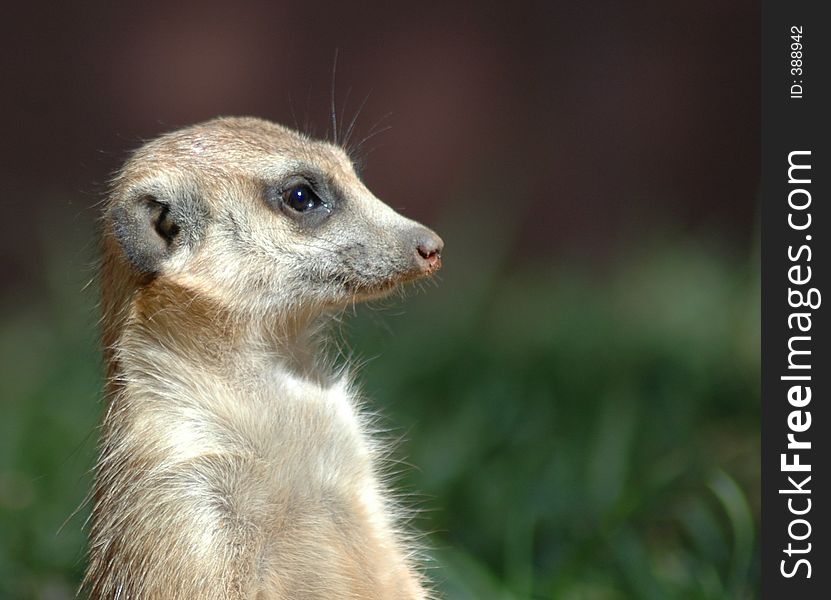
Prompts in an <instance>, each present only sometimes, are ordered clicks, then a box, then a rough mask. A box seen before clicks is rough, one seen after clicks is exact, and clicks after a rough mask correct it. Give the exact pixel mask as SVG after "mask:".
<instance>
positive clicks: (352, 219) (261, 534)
mask: <svg viewBox="0 0 831 600" xmlns="http://www.w3.org/2000/svg"><path fill="white" fill-rule="evenodd" d="M103 223H104V227H103V247H104V258H103V263H102V277H101V283H102V309H103V324H104V331H103V341H104V347H105V359H106V362H107V372H108V383H107V411H106V414H105V417H104V422H103V426H102V436H103V437H102V445H101V457H100V460H99V462H98V465H97V480H96V488H95V494H94V505H93V513H92V518H91V534H90V551H89V565H88V569H87V573H86V577H85V580H84V589H85V590H86V592H87V593H88V594H89V596H90V597H91V598H95V599H98V598H120V599H127V598H131V599H144V598H147V599H178V598H182V599H191V598H193V599H195V598H200V599H215V598H216V599H219V598H228V599H257V600H270V599H310V600H311V599H316V598H321V599H322V598H327V599H329V598H379V599H380V598H384V599H386V598H390V599H392V598H396V599H399V598H400V599H415V598H426V597H427V593H426V592H425V589H424V587H423V582H422V579H421V576H420V575H419V573H418V571H417V569H416V566H415V565H414V564H413V562H412V559H411V554H412V548H411V545H410V544H409V543H408V541H407V539H406V537H405V536H404V535H403V534H402V532H401V531H400V529H399V524H398V512H397V511H396V509H395V507H394V503H393V501H392V500H391V497H390V495H389V494H388V492H387V491H386V490H385V488H384V486H383V485H382V483H381V475H382V474H381V473H380V472H379V459H380V458H381V452H382V449H381V448H379V447H378V445H377V443H376V442H375V441H374V439H373V437H372V435H371V427H370V424H369V423H368V422H367V421H366V419H365V418H364V417H363V416H362V414H361V412H360V410H359V400H358V398H357V397H356V395H355V393H354V391H353V389H352V388H351V386H350V382H349V380H348V378H347V377H346V376H344V375H338V374H337V373H336V372H335V371H334V370H332V369H331V368H329V367H327V365H326V363H325V360H324V359H322V357H321V353H320V348H319V346H318V344H317V341H316V336H315V330H316V327H317V325H318V324H319V323H320V320H321V317H325V315H326V314H328V313H329V312H331V311H332V310H336V309H337V308H338V307H342V306H345V305H347V304H349V303H352V302H355V301H359V300H363V299H367V298H372V297H377V296H380V295H383V294H385V293H387V292H388V291H390V290H391V289H394V288H395V287H396V286H397V285H399V284H400V283H402V282H405V281H408V280H412V279H415V278H418V277H422V276H425V275H429V274H432V273H433V272H434V271H435V270H436V269H438V268H439V266H440V251H441V245H442V243H441V240H440V239H439V238H438V237H437V236H436V235H435V234H434V233H432V232H431V231H429V230H427V229H426V228H424V227H422V226H420V225H418V224H416V223H414V222H413V221H410V220H408V219H405V218H404V217H402V216H400V215H398V214H397V213H395V212H394V211H392V209H390V208H388V207H387V206H386V205H384V204H383V203H381V202H380V201H379V200H377V199H376V198H375V197H374V196H372V194H371V193H370V192H369V191H368V190H367V189H366V187H365V186H364V185H363V184H362V183H361V181H360V180H359V179H358V178H357V176H356V175H355V173H354V171H353V169H352V165H351V163H350V161H349V159H348V157H347V156H346V154H345V153H343V152H342V151H341V150H340V149H339V148H337V147H335V146H332V145H330V144H327V143H324V142H318V141H313V140H310V139H308V138H306V137H304V136H302V135H300V134H297V133H295V132H292V131H290V130H288V129H285V128H283V127H280V126H278V125H274V124H271V123H268V122H265V121H260V120H257V119H217V120H214V121H210V122H208V123H205V124H202V125H197V126H194V127H191V128H188V129H185V130H181V131H178V132H174V133H172V134H167V135H166V136H162V137H161V138H159V139H157V140H155V141H153V142H150V143H149V144H146V145H145V146H144V147H143V148H142V149H140V150H139V151H138V152H136V154H135V155H134V156H133V157H132V158H131V160H130V161H128V163H127V164H126V165H125V167H124V168H123V170H122V171H121V172H120V173H119V175H118V176H117V177H116V179H115V182H114V187H113V192H112V194H111V195H110V198H109V200H108V203H107V205H106V208H105V211H104V220H103Z"/></svg>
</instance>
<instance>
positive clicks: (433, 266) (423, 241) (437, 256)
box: [415, 228, 444, 273]
mask: <svg viewBox="0 0 831 600" xmlns="http://www.w3.org/2000/svg"><path fill="white" fill-rule="evenodd" d="M415 241H416V253H417V256H416V262H418V264H419V267H421V269H422V270H423V271H425V272H426V273H432V272H433V271H436V270H438V268H439V267H441V251H442V248H444V242H443V241H442V239H441V238H440V237H439V236H437V235H436V234H435V233H433V232H432V231H430V230H429V229H426V228H424V229H419V231H418V232H417V233H416V236H415Z"/></svg>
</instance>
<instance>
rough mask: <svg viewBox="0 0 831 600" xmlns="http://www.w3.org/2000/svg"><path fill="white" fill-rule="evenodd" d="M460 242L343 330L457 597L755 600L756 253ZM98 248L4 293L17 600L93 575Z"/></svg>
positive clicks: (478, 236) (6, 452) (1, 573)
mask: <svg viewBox="0 0 831 600" xmlns="http://www.w3.org/2000/svg"><path fill="white" fill-rule="evenodd" d="M440 230H441V231H442V233H443V234H444V236H445V239H446V240H448V242H449V244H448V252H447V253H446V265H445V269H444V270H443V272H442V276H441V283H440V284H439V285H438V286H437V287H436V288H435V289H433V288H432V286H429V285H428V286H426V290H425V292H424V293H418V292H417V293H414V294H411V295H410V297H409V298H408V299H407V300H406V302H403V303H402V302H400V301H393V300H389V301H385V302H383V303H381V305H380V308H379V306H377V305H376V306H374V307H369V308H363V309H360V310H359V311H358V314H357V315H356V317H355V318H351V319H347V323H346V324H345V325H344V326H343V328H342V329H343V331H342V332H341V333H342V335H343V337H344V338H346V339H347V340H348V348H349V350H350V352H351V353H352V354H353V355H354V356H355V357H356V358H357V359H358V360H359V362H361V364H362V367H361V368H360V370H359V372H358V375H359V380H360V381H361V383H362V386H363V389H364V390H365V391H366V394H367V397H368V398H369V402H370V405H371V407H372V408H374V409H377V410H378V411H379V412H380V413H382V415H383V422H384V424H385V425H387V426H388V427H389V429H390V434H389V435H390V436H391V437H394V438H401V440H400V442H399V443H398V444H397V450H396V452H395V455H396V457H398V458H399V459H401V460H402V461H403V462H406V464H401V465H398V466H397V467H396V470H398V471H400V472H401V474H400V475H399V476H398V478H397V482H398V483H397V487H400V488H401V489H402V490H403V492H404V493H405V494H408V495H409V499H408V502H409V503H411V504H413V505H414V506H416V507H418V508H419V509H420V513H419V515H418V516H417V517H416V518H415V521H414V526H415V528H416V529H417V530H421V531H426V532H429V535H428V536H427V537H426V544H427V546H428V547H429V548H430V554H431V556H432V557H433V558H434V560H433V566H432V568H431V570H430V576H431V577H432V578H433V580H434V581H435V582H436V587H437V588H438V590H440V593H441V595H442V596H443V597H445V598H448V599H453V600H461V599H490V598H493V599H524V598H557V599H560V598H562V599H568V600H570V599H586V600H595V599H596V600H605V599H610V600H611V599H618V598H635V599H647V600H648V599H652V598H655V599H659V598H661V599H663V598H682V599H683V598H690V599H693V598H695V599H722V598H724V599H726V598H751V597H755V596H757V595H758V591H759V564H758V563H759V560H758V553H759V541H758V527H759V497H758V494H759V489H758V488H759V478H760V474H759V416H758V413H759V398H760V390H759V368H760V367H759V335H760V334H759V273H758V260H757V257H756V256H754V255H751V253H750V252H748V253H747V254H748V256H744V257H742V256H739V257H737V256H735V253H731V252H727V251H725V250H724V249H723V248H719V246H718V245H717V244H715V243H713V242H712V240H702V239H694V238H689V239H688V238H684V236H675V237H664V238H660V239H653V240H646V241H641V242H640V243H639V245H637V246H632V247H628V248H624V249H623V250H622V251H621V252H620V254H619V256H618V257H617V258H616V259H614V260H613V261H612V264H606V265H596V264H591V263H590V262H588V261H581V260H580V259H574V258H573V257H560V258H558V259H557V260H550V259H549V260H548V261H539V262H536V263H535V262H534V261H533V260H528V261H526V262H524V263H516V262H508V259H507V255H506V254H505V250H506V248H507V244H506V245H505V246H499V245H494V243H493V237H492V235H489V233H488V231H487V227H478V228H477V230H476V231H473V230H471V229H468V230H464V229H457V230H456V231H455V233H453V228H452V227H450V226H448V227H445V228H440ZM44 237H45V238H46V239H47V240H48V239H49V238H48V236H44ZM485 241H487V243H484V242H485ZM76 242H77V240H75V239H62V238H61V237H60V236H58V237H57V239H51V241H44V242H43V244H44V248H45V250H44V252H43V256H44V257H45V258H44V263H43V264H42V265H41V266H40V267H39V269H38V272H39V274H40V277H41V279H40V280H39V281H38V282H37V286H36V287H37V290H35V291H34V292H33V290H31V289H19V290H6V291H5V292H4V294H3V297H2V304H3V317H2V320H1V321H0V348H2V351H3V356H4V357H5V360H3V361H0V369H2V372H0V394H1V395H0V398H2V400H0V597H3V598H44V599H45V598H49V599H58V598H70V597H72V596H73V595H74V590H75V587H76V585H77V582H78V581H79V578H80V575H81V572H82V568H83V547H84V534H83V529H82V527H83V522H84V518H85V516H86V510H85V509H82V510H81V511H80V512H79V513H77V514H74V515H73V511H74V510H75V509H76V507H77V506H79V505H80V504H81V503H82V500H83V498H84V496H85V494H86V492H87V489H88V487H89V485H90V483H91V477H90V475H89V473H88V470H89V468H90V466H91V464H92V461H93V457H94V453H95V426H96V423H97V421H98V416H99V412H100V391H99V390H100V374H99V367H100V359H99V357H98V354H97V350H96V325H95V324H96V320H97V315H96V314H95V307H94V302H95V292H94V289H88V290H86V291H81V290H82V288H83V287H84V285H85V283H86V281H87V280H88V279H89V278H91V277H92V275H93V272H94V271H93V269H92V267H91V265H92V264H93V261H92V256H93V253H92V251H91V250H90V247H91V246H93V245H92V244H86V247H85V246H84V245H83V244H79V243H76ZM66 248H73V249H74V250H73V251H71V252H67V251H66ZM410 465H413V466H410ZM64 522H65V524H64Z"/></svg>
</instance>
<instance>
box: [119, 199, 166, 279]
mask: <svg viewBox="0 0 831 600" xmlns="http://www.w3.org/2000/svg"><path fill="white" fill-rule="evenodd" d="M179 212H180V211H178V210H175V209H173V208H172V207H171V205H170V202H166V201H163V200H160V199H159V198H157V197H156V196H154V195H151V194H144V195H140V196H136V197H133V198H125V199H123V200H122V201H120V202H117V203H116V204H115V205H114V206H113V207H112V209H111V213H110V214H111V217H112V226H113V233H115V237H116V239H117V240H118V242H119V244H121V247H122V249H123V250H124V254H125V255H126V256H127V258H128V259H129V260H130V262H131V263H133V265H135V267H136V268H137V269H138V270H139V271H141V272H142V273H158V272H159V270H160V267H161V263H162V261H163V260H164V259H165V258H166V257H167V256H168V255H169V254H170V253H171V252H172V250H173V247H174V246H175V244H176V242H177V238H178V237H179V236H180V233H181V232H180V229H181V226H180V224H179V223H178V222H177V219H176V218H175V215H176V214H177V213H179Z"/></svg>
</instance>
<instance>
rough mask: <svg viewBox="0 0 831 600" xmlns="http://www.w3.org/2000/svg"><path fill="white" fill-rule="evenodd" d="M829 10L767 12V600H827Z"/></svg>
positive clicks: (830, 579)
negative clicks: (826, 13) (826, 16)
mask: <svg viewBox="0 0 831 600" xmlns="http://www.w3.org/2000/svg"><path fill="white" fill-rule="evenodd" d="M822 8H823V3H822V2H819V1H816V2H806V1H788V2H786V1H783V0H779V1H773V0H765V1H763V3H762V78H761V81H762V140H761V141H762V144H761V147H762V164H761V169H762V181H761V184H762V187H761V201H762V537H761V539H762V590H763V596H764V597H765V598H772V599H777V598H794V599H795V598H800V599H811V598H831V595H829V594H831V552H829V544H831V535H829V530H828V527H829V519H828V513H829V511H831V504H829V493H828V490H831V485H830V484H831V481H829V480H830V479H831V470H829V469H828V463H829V451H830V450H829V446H830V444H829V441H830V440H829V438H831V427H829V419H831V410H829V404H830V403H831V394H829V392H831V386H829V380H831V361H829V356H831V355H830V354H829V350H828V348H829V339H831V328H829V319H828V316H827V315H828V311H829V310H831V289H829V287H828V280H829V279H828V271H829V256H828V240H827V238H828V235H829V234H831V227H830V226H829V220H831V214H829V213H830V211H829V209H828V206H829V203H830V202H831V197H829V194H830V193H831V185H829V180H831V155H829V152H828V148H829V143H828V133H829V125H828V123H829V122H831V116H830V115H829V114H828V113H829V112H831V97H829V93H828V91H829V85H828V80H829V77H831V63H830V62H829V61H828V57H829V52H828V50H829V43H830V42H831V22H829V21H826V20H824V19H823V18H822V17H821V15H820V12H821V9H822ZM789 157H790V158H789ZM792 163H793V164H794V165H796V166H795V168H793V169H791V171H790V176H789V168H790V167H791V166H792ZM807 166H810V169H809V168H806V167H807ZM809 180H810V181H809ZM789 218H790V223H789ZM809 219H810V224H808V223H809ZM809 268H810V272H809ZM809 273H810V279H807V278H808V275H809ZM811 290H815V293H813V292H811ZM823 293H826V294H828V297H827V299H826V298H823V299H822V300H825V301H827V303H829V306H826V305H825V304H824V303H822V301H820V302H818V300H820V298H821V295H822V294H823ZM800 304H803V305H800ZM811 305H818V306H811ZM797 315H802V316H797ZM789 343H790V347H789ZM794 349H795V350H797V351H802V352H803V353H793V352H792V351H793V350H794ZM806 350H807V351H810V354H808V353H804V351H806ZM808 388H810V395H811V398H810V400H807V395H808ZM808 419H810V424H808ZM789 434H791V435H792V436H793V437H792V438H788V435H789ZM807 443H810V448H808V447H807V445H806V444H807ZM789 444H790V445H791V447H790V448H789ZM797 455H798V458H797ZM783 456H784V462H785V466H784V468H783ZM797 460H798V462H799V465H800V466H798V467H797V466H796V464H795V463H796V461H797ZM789 465H790V466H789ZM805 465H810V470H798V469H805ZM807 478H810V479H807ZM799 513H804V514H799ZM800 561H803V562H800Z"/></svg>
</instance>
